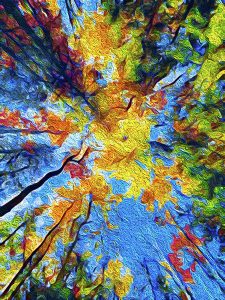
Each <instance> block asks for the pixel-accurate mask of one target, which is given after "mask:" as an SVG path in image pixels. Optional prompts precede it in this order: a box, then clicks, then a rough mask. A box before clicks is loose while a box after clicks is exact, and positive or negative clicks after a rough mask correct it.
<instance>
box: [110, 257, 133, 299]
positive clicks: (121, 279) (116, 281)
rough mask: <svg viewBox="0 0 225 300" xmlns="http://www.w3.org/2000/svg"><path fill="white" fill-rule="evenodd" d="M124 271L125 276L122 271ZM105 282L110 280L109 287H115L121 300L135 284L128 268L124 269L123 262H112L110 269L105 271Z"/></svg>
mask: <svg viewBox="0 0 225 300" xmlns="http://www.w3.org/2000/svg"><path fill="white" fill-rule="evenodd" d="M122 270H123V273H125V274H124V275H122V274H121V273H122V272H121V271H122ZM104 275H105V280H107V279H109V280H110V283H109V287H114V289H115V293H116V295H117V296H118V297H119V299H123V298H124V297H125V296H126V295H127V294H128V292H129V290H130V286H131V284H132V282H133V276H132V275H131V273H130V270H129V269H128V268H124V266H123V264H122V262H121V261H119V260H118V259H117V260H115V261H114V260H110V261H109V263H108V268H107V269H106V271H105V274H104Z"/></svg>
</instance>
